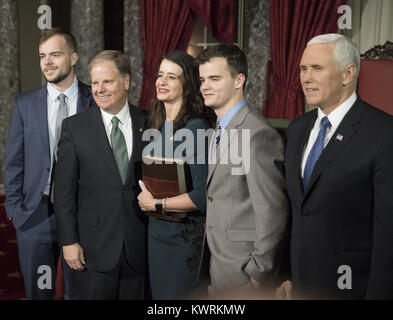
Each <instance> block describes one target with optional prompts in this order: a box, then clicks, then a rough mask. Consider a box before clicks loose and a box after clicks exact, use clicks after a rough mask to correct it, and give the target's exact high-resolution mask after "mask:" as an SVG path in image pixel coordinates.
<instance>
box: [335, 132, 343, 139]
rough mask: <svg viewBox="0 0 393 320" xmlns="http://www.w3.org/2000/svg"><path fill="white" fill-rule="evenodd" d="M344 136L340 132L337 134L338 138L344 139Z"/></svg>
mask: <svg viewBox="0 0 393 320" xmlns="http://www.w3.org/2000/svg"><path fill="white" fill-rule="evenodd" d="M343 138H344V136H343V135H342V134H341V133H338V134H337V136H336V140H338V141H343Z"/></svg>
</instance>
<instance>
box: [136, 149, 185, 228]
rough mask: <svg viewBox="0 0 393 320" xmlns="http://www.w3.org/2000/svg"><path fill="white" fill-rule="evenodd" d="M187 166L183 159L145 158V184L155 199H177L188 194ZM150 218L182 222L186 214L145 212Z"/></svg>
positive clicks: (143, 169)
mask: <svg viewBox="0 0 393 320" xmlns="http://www.w3.org/2000/svg"><path fill="white" fill-rule="evenodd" d="M188 171H189V169H188V168H187V164H186V163H185V162H184V160H182V159H169V158H158V157H153V156H150V155H145V156H143V159H142V176H143V178H142V179H143V182H144V184H145V186H146V188H147V190H149V191H150V192H151V194H152V195H153V197H154V198H155V199H164V198H170V197H175V196H178V195H180V194H183V193H186V192H187V180H186V176H187V177H188V176H189V172H188ZM144 213H145V214H146V215H148V216H152V217H155V218H158V219H163V220H169V221H177V222H178V221H181V220H182V219H184V218H185V217H186V216H187V213H185V212H164V213H161V212H156V211H144Z"/></svg>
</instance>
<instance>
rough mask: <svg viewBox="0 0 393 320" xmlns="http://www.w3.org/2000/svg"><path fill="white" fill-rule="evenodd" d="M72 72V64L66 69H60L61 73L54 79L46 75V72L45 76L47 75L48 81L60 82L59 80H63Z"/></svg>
mask: <svg viewBox="0 0 393 320" xmlns="http://www.w3.org/2000/svg"><path fill="white" fill-rule="evenodd" d="M70 73H71V66H68V67H67V68H66V69H65V70H64V71H63V70H60V71H59V73H58V74H57V75H56V76H55V77H54V78H53V79H48V78H47V77H46V76H45V74H44V77H45V79H46V81H48V82H49V83H54V84H58V83H59V82H61V81H63V80H64V79H65V78H67V77H68V76H69V74H70Z"/></svg>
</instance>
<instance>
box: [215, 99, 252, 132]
mask: <svg viewBox="0 0 393 320" xmlns="http://www.w3.org/2000/svg"><path fill="white" fill-rule="evenodd" d="M245 103H246V100H245V99H243V100H241V101H239V102H238V103H236V104H235V105H234V106H233V107H232V108H231V109H230V110H229V111H228V112H227V113H226V114H225V115H224V116H223V117H222V118H221V119H218V118H217V122H218V123H219V124H220V126H221V129H225V127H226V126H227V125H228V123H229V122H230V121H231V120H232V118H233V116H234V115H235V114H236V112H238V111H239V110H240V108H241V107H243V106H244V104H245Z"/></svg>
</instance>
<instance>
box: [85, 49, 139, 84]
mask: <svg viewBox="0 0 393 320" xmlns="http://www.w3.org/2000/svg"><path fill="white" fill-rule="evenodd" d="M103 60H104V61H112V62H113V63H114V64H115V66H116V68H117V70H118V71H119V73H120V75H121V76H122V77H123V78H124V77H125V76H126V75H127V74H128V75H130V76H131V67H130V63H129V61H128V58H127V56H126V55H125V54H124V53H123V52H121V51H118V50H104V51H101V52H100V53H98V54H97V55H96V56H95V57H94V58H93V59H92V60H91V62H90V64H89V67H88V68H89V71H91V69H92V68H93V65H94V64H95V63H96V62H100V61H103Z"/></svg>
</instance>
